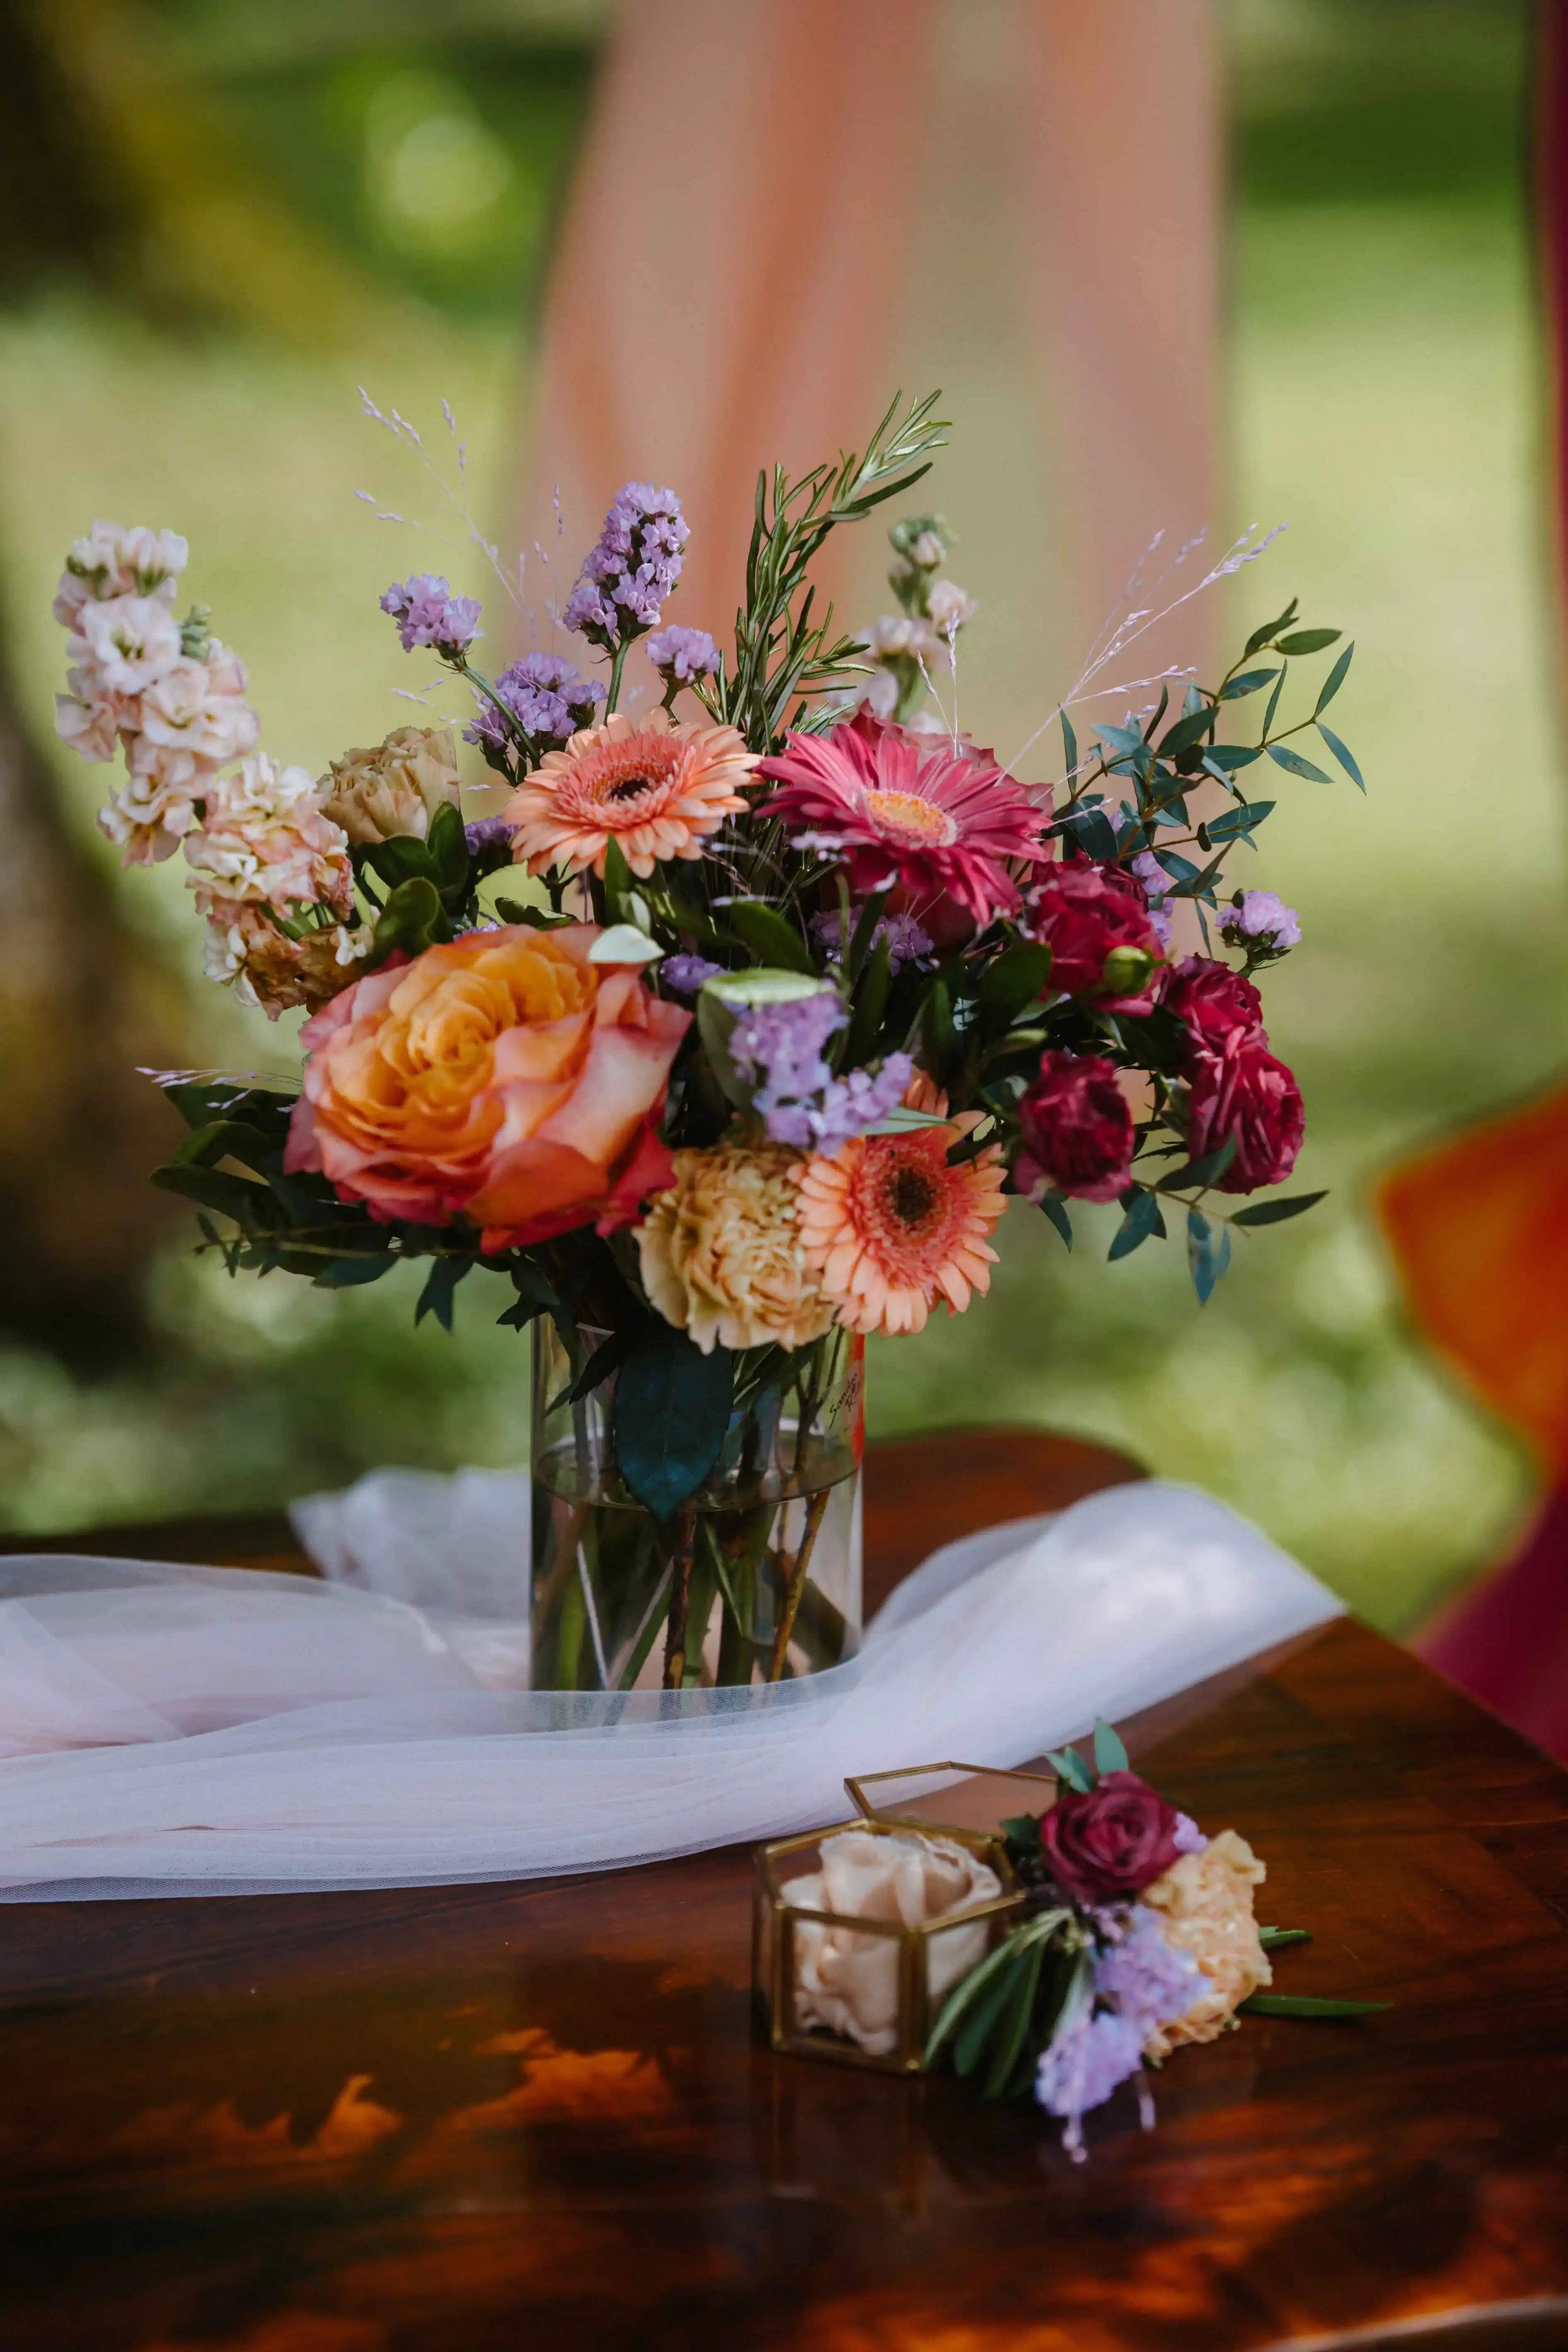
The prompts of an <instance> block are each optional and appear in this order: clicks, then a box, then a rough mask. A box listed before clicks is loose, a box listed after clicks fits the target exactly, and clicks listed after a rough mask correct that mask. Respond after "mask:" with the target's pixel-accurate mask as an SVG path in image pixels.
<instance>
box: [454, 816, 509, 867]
mask: <svg viewBox="0 0 1568 2352" xmlns="http://www.w3.org/2000/svg"><path fill="white" fill-rule="evenodd" d="M511 836H512V825H511V821H510V818H508V817H504V816H480V817H476V818H475V819H474V822H473V824H466V825H465V826H464V827H463V839H464V840H465V841H466V842H467V843H468V856H470V857H478V856H480V855H481V853H482V852H483V851H485V850H487V849H500V848H503V847H505V848H510V846H511Z"/></svg>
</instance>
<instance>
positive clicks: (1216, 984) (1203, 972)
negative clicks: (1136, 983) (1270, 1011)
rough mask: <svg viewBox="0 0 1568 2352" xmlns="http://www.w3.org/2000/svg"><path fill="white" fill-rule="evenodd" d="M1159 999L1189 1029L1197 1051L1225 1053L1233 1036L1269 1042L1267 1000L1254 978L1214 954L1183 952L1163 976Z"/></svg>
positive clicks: (1263, 1042) (1253, 1042) (1252, 1043)
mask: <svg viewBox="0 0 1568 2352" xmlns="http://www.w3.org/2000/svg"><path fill="white" fill-rule="evenodd" d="M1160 1002H1161V1003H1162V1004H1163V1005H1164V1007H1165V1009H1166V1010H1167V1012H1170V1013H1174V1014H1175V1016H1176V1018H1177V1020H1178V1021H1179V1022H1180V1023H1181V1024H1182V1026H1183V1028H1184V1030H1185V1031H1186V1033H1187V1041H1188V1045H1189V1047H1190V1049H1191V1051H1192V1052H1193V1053H1194V1054H1199V1053H1209V1054H1221V1053H1223V1052H1224V1051H1225V1048H1226V1045H1228V1044H1229V1042H1230V1040H1231V1038H1233V1037H1236V1036H1240V1037H1243V1038H1245V1039H1246V1041H1247V1043H1248V1044H1249V1045H1268V1031H1267V1030H1266V1029H1265V1028H1264V1026H1263V999H1262V998H1261V997H1260V996H1259V995H1258V991H1257V990H1256V988H1254V986H1253V985H1252V982H1250V981H1249V980H1247V979H1246V978H1245V977H1244V976H1243V974H1242V973H1240V972H1239V971H1232V970H1231V968H1230V966H1229V964H1227V963H1218V962H1216V961H1215V960H1214V958H1213V957H1212V956H1196V955H1194V956H1185V957H1184V958H1183V960H1182V961H1181V962H1180V963H1178V964H1175V965H1173V967H1172V969H1171V970H1170V971H1168V972H1167V973H1166V975H1165V984H1164V986H1163V989H1162V990H1161V992H1160Z"/></svg>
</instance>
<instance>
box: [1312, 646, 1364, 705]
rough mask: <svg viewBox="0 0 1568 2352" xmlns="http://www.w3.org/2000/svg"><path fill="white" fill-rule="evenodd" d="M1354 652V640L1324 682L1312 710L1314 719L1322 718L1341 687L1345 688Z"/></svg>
mask: <svg viewBox="0 0 1568 2352" xmlns="http://www.w3.org/2000/svg"><path fill="white" fill-rule="evenodd" d="M1354 652H1355V642H1354V639H1353V638H1352V641H1351V643H1350V644H1349V645H1348V646H1346V647H1345V649H1344V651H1343V653H1342V655H1341V656H1340V657H1339V659H1338V661H1337V662H1336V663H1335V664H1334V666H1333V667H1332V669H1331V671H1330V672H1329V674H1328V676H1327V677H1326V678H1325V679H1324V680H1323V683H1322V687H1321V690H1320V692H1319V695H1318V699H1317V701H1316V703H1315V704H1314V706H1313V709H1312V716H1313V718H1314V719H1317V718H1320V717H1321V715H1322V713H1323V712H1324V711H1325V710H1326V709H1328V707H1329V705H1330V703H1331V701H1332V700H1333V698H1334V697H1335V695H1336V694H1338V692H1339V690H1340V688H1341V687H1342V686H1343V684H1344V682H1345V672H1346V671H1347V670H1348V669H1349V667H1350V666H1351V657H1352V655H1353V654H1354Z"/></svg>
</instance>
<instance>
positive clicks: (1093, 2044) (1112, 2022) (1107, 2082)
mask: <svg viewBox="0 0 1568 2352" xmlns="http://www.w3.org/2000/svg"><path fill="white" fill-rule="evenodd" d="M1142 2063H1143V2037H1142V2034H1141V2033H1140V2032H1139V2031H1138V2025H1137V2021H1136V2020H1135V2019H1134V2018H1131V2017H1120V2016H1118V2015H1117V2014H1116V2013H1115V2011H1112V2010H1108V2009H1106V2010H1100V2011H1098V2012H1097V2013H1096V2014H1095V2015H1093V2016H1089V2014H1087V2012H1086V2013H1083V2014H1080V2015H1079V2017H1077V2018H1076V2019H1075V2020H1074V2021H1073V2022H1072V2023H1071V2024H1070V2025H1068V2026H1066V2027H1065V2028H1064V2029H1063V2031H1062V2032H1060V2033H1058V2035H1057V2037H1056V2040H1055V2041H1054V2042H1051V2043H1050V2044H1049V2046H1048V2047H1047V2049H1045V2050H1042V2051H1041V2053H1040V2063H1039V2065H1038V2067H1037V2070H1036V2074H1035V2096H1036V2098H1037V2100H1038V2101H1039V2103H1040V2105H1041V2106H1042V2107H1044V2108H1045V2109H1046V2111H1047V2114H1048V2115H1053V2116H1061V2117H1062V2119H1063V2121H1064V2122H1065V2123H1066V2125H1067V2129H1066V2131H1064V2132H1063V2134H1062V2145H1063V2147H1065V2148H1066V2149H1067V2151H1068V2155H1069V2156H1070V2157H1071V2158H1072V2159H1073V2161H1074V2163H1075V2164H1081V2163H1082V2162H1083V2119H1084V2117H1085V2116H1086V2115H1088V2113H1089V2109H1090V2108H1091V2107H1100V2106H1103V2105H1104V2104H1105V2102H1106V2100H1107V2099H1109V2098H1110V2095H1111V2093H1112V2092H1113V2091H1115V2090H1118V2089H1120V2087H1121V2084H1123V2083H1125V2082H1126V2081H1127V2080H1128V2078H1129V2077H1130V2076H1131V2075H1133V2074H1137V2073H1139V2071H1140V2070H1141V2068H1142Z"/></svg>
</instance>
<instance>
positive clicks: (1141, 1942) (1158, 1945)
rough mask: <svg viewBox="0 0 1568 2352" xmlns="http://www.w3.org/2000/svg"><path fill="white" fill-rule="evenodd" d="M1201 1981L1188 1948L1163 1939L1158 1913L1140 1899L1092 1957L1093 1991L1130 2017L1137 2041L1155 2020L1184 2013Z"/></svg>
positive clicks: (1200, 1988)
mask: <svg viewBox="0 0 1568 2352" xmlns="http://www.w3.org/2000/svg"><path fill="white" fill-rule="evenodd" d="M1204 1987H1205V1977H1204V1972H1203V1970H1202V1969H1200V1968H1199V1966H1198V1964H1197V1962H1196V1960H1194V1958H1193V1956H1192V1954H1191V1953H1190V1952H1184V1951H1180V1950H1178V1949H1177V1948H1176V1947H1175V1946H1174V1945H1173V1944H1168V1943H1167V1942H1166V1941H1165V1938H1164V1937H1163V1935H1162V1934H1161V1932H1160V1922H1159V1920H1158V1918H1157V1917H1156V1916H1155V1915H1154V1913H1153V1912H1152V1911H1151V1910H1150V1909H1149V1908H1148V1906H1147V1905H1145V1904H1142V1903H1134V1904H1133V1906H1132V1907H1131V1910H1130V1911H1129V1913H1128V1915H1127V1924H1126V1927H1125V1928H1124V1929H1123V1931H1122V1933H1121V1936H1120V1937H1118V1938H1117V1939H1116V1941H1115V1942H1113V1943H1107V1944H1104V1945H1102V1946H1101V1947H1100V1951H1099V1952H1098V1954H1097V1955H1096V1957H1095V1963H1094V1989H1095V1991H1096V1992H1097V1993H1098V1994H1099V1996H1100V2000H1102V2001H1106V2002H1108V2003H1109V2004H1110V2006H1111V2007H1112V2008H1113V2009H1114V2010H1115V2011H1116V2012H1117V2014H1118V2016H1120V2017H1126V2018H1131V2021H1132V2022H1133V2024H1134V2025H1136V2027H1137V2028H1138V2038H1139V2041H1140V2042H1143V2041H1146V2040H1147V2039H1148V2036H1149V2035H1150V2033H1151V2032H1152V2031H1153V2030H1154V2028H1155V2027H1156V2026H1159V2025H1169V2024H1170V2023H1171V2022H1172V2021H1173V2019H1174V2018H1178V2017H1184V2016H1185V2015H1186V2013H1187V2011H1188V2010H1189V2009H1191V2007H1192V2006H1193V2003H1194V2001H1195V2000H1197V1998H1198V1996H1199V1994H1200V1993H1201V1992H1202V1991H1203V1990H1204Z"/></svg>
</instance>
